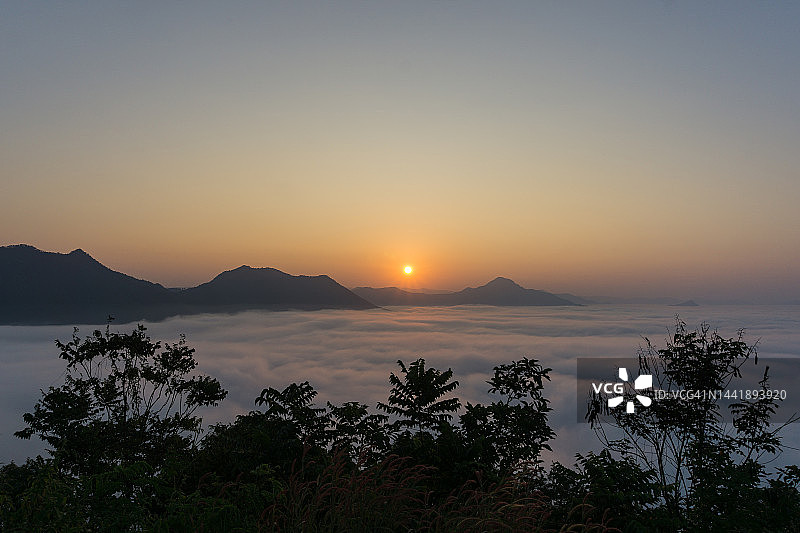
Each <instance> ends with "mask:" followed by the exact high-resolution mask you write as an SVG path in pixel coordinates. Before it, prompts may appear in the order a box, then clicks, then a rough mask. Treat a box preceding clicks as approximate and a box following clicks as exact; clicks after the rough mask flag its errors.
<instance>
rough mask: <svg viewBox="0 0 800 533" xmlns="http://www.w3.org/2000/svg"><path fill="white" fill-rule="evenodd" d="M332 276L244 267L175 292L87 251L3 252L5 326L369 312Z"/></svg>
mask: <svg viewBox="0 0 800 533" xmlns="http://www.w3.org/2000/svg"><path fill="white" fill-rule="evenodd" d="M371 307H374V305H372V304H371V303H369V302H367V301H365V300H364V299H362V298H361V297H359V296H357V295H355V294H353V293H352V292H350V291H349V290H347V289H346V288H345V287H343V286H341V285H339V284H338V283H337V282H336V281H334V280H333V279H331V278H330V277H328V276H292V275H290V274H286V273H284V272H281V271H279V270H275V269H273V268H250V267H247V266H242V267H239V268H237V269H235V270H230V271H227V272H223V273H222V274H220V275H218V276H217V277H215V278H214V279H213V280H211V281H209V282H208V283H204V284H202V285H199V286H197V287H193V288H189V289H185V290H179V291H175V290H170V289H167V288H165V287H163V286H161V285H159V284H157V283H151V282H149V281H146V280H141V279H137V278H134V277H131V276H128V275H126V274H123V273H121V272H116V271H114V270H111V269H110V268H108V267H106V266H105V265H103V264H101V263H100V262H98V261H97V260H95V259H94V258H92V257H91V256H90V255H89V254H87V253H86V252H84V251H83V250H80V249H78V250H73V251H72V252H70V253H68V254H61V253H54V252H44V251H42V250H39V249H37V248H34V247H33V246H28V245H24V244H21V245H14V246H3V247H0V324H102V323H104V322H106V320H107V319H108V317H109V316H113V317H114V318H115V320H116V321H117V322H131V321H135V320H162V319H164V318H166V317H169V316H173V315H179V314H192V313H202V312H232V311H238V310H243V309H329V308H334V309H368V308H371Z"/></svg>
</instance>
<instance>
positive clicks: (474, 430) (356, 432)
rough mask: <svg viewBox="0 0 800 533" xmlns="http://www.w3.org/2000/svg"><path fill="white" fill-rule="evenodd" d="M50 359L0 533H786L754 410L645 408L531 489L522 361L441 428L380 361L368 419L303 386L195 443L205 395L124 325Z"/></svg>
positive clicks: (529, 369)
mask: <svg viewBox="0 0 800 533" xmlns="http://www.w3.org/2000/svg"><path fill="white" fill-rule="evenodd" d="M58 346H59V349H60V350H61V357H62V358H64V359H65V360H66V361H67V376H66V379H65V384H64V385H63V386H61V387H57V388H52V387H51V388H50V389H49V390H48V391H47V392H42V395H43V397H42V399H41V400H40V401H39V402H38V403H37V404H36V406H35V408H34V412H33V413H28V414H26V415H25V417H24V420H25V422H26V423H27V424H28V427H26V428H25V429H24V430H22V431H20V432H18V436H21V437H25V438H29V437H31V436H39V437H41V438H42V439H44V440H45V442H47V443H48V444H49V445H50V447H51V448H52V449H51V457H50V458H47V459H44V458H41V457H38V458H35V459H30V460H28V461H27V462H26V463H25V464H23V465H19V466H18V465H15V464H13V463H12V464H9V465H5V466H3V467H1V468H0V531H3V532H6V531H76V532H77V531H114V532H116V531H158V532H165V533H166V532H170V533H174V532H196V531H242V532H244V531H248V532H249V531H298V532H300V531H303V532H305V531H356V532H357V531H397V532H408V531H427V532H450V531H458V532H470V531H474V532H484V531H487V532H501V531H502V532H531V531H534V532H557V531H563V532H586V533H603V532H607V533H610V532H622V531H624V532H629V533H633V532H649V531H679V530H683V531H757V530H769V531H799V530H800V520H798V518H797V517H798V516H800V492H798V486H800V469H798V468H797V467H796V466H789V467H786V468H783V469H780V470H778V471H777V472H775V473H773V474H769V473H767V471H766V468H765V466H764V458H765V457H767V456H768V455H769V454H772V453H776V452H779V451H780V449H781V446H782V445H781V441H780V438H779V437H778V434H777V429H775V428H773V427H772V426H770V417H771V415H773V414H774V412H775V409H776V407H777V406H776V405H775V404H774V402H765V401H762V400H761V399H760V400H753V401H743V402H741V403H739V404H735V405H733V406H731V409H732V416H733V423H732V424H730V425H728V426H726V425H725V424H723V423H722V422H721V420H720V416H719V414H720V407H719V406H718V405H716V404H715V403H713V402H705V403H703V402H700V403H695V404H691V405H690V404H688V403H675V404H667V402H654V403H653V404H652V405H651V407H649V408H648V409H642V410H639V411H637V413H636V414H635V415H626V414H621V415H619V418H617V419H614V421H615V423H616V424H617V425H619V430H620V431H623V435H624V438H622V439H617V440H613V439H610V438H608V437H605V438H606V441H607V443H608V445H609V448H608V449H607V450H603V451H602V452H599V453H593V452H589V453H586V454H579V455H578V456H577V462H576V464H575V465H574V467H572V468H570V467H566V466H563V465H561V464H559V463H555V464H553V465H552V466H551V467H550V468H549V470H548V469H545V468H544V467H543V466H542V463H541V459H540V454H541V452H542V450H545V449H549V446H548V442H549V441H550V440H551V439H552V438H553V437H554V436H555V434H554V432H553V430H552V429H551V428H550V426H549V423H548V416H549V413H550V410H551V409H550V404H549V401H548V400H547V398H546V397H545V395H544V388H545V384H546V382H547V381H548V380H549V373H550V371H551V369H549V368H545V367H544V366H542V365H541V364H540V363H539V362H538V361H537V360H536V359H527V358H523V359H521V360H519V361H511V362H510V363H507V364H501V365H498V366H496V367H495V368H494V372H493V375H492V376H491V378H490V379H489V380H488V381H487V384H488V385H489V389H488V392H489V393H490V394H491V395H492V401H491V403H488V404H485V405H484V404H471V403H468V404H467V405H466V407H465V408H464V409H463V411H461V413H460V416H456V414H457V412H458V411H459V409H460V405H461V404H460V401H459V399H458V398H456V397H454V396H453V393H454V392H455V390H456V389H457V387H458V382H457V381H455V380H453V371H452V369H448V370H447V371H444V372H442V371H439V370H437V369H435V368H430V367H426V363H425V360H424V359H418V360H416V361H414V362H412V363H410V364H409V365H408V366H406V365H405V364H404V363H403V362H402V361H399V362H398V364H399V366H400V370H401V372H400V373H398V374H397V375H395V374H394V373H392V374H391V375H390V385H391V390H390V394H389V399H388V401H387V403H385V404H384V403H380V404H378V406H377V408H378V409H379V410H380V411H382V413H374V412H371V411H370V409H369V407H368V406H367V405H365V404H362V403H359V402H347V403H344V404H341V405H334V404H331V403H327V404H326V405H325V406H324V407H323V406H317V405H315V404H314V400H315V398H316V396H317V392H316V391H315V390H314V388H313V387H312V386H311V384H310V383H308V382H303V383H299V384H298V383H292V384H290V385H288V386H286V387H285V388H283V389H275V388H272V387H267V388H265V389H263V390H262V392H261V394H260V395H259V396H258V397H257V398H256V400H255V404H256V409H260V410H254V411H251V412H250V413H247V414H244V415H240V416H238V417H237V418H236V419H235V420H234V421H233V422H231V423H228V424H217V425H214V426H212V427H211V428H209V430H208V432H207V433H206V435H205V436H204V437H203V438H202V439H199V438H198V435H199V429H200V424H201V421H200V419H199V418H198V417H195V416H194V412H195V410H196V409H197V408H198V407H199V406H202V405H215V404H216V403H218V402H219V401H220V400H222V398H224V396H225V391H223V390H222V388H221V386H220V385H219V383H218V382H217V381H216V380H214V379H212V378H208V377H189V374H190V373H191V372H192V371H193V370H194V368H195V362H194V358H193V353H194V351H193V350H192V349H190V348H188V347H187V346H186V344H185V341H184V340H183V338H181V342H179V343H178V344H175V345H169V344H167V345H165V346H164V348H161V345H160V343H154V342H152V341H151V340H150V339H149V338H148V337H147V336H146V334H145V330H144V328H143V327H141V326H140V327H139V328H137V329H136V330H134V331H133V333H131V334H119V333H111V332H110V331H109V330H108V329H107V330H106V332H105V333H104V334H103V333H101V332H99V331H98V332H95V333H94V335H93V336H91V337H89V338H87V339H85V340H81V339H79V338H78V337H77V334H76V335H74V336H73V339H72V341H71V342H69V343H66V344H62V343H58ZM751 356H752V357H753V358H754V357H755V352H754V348H753V347H751V346H748V345H747V344H746V343H744V342H743V340H742V338H741V333H740V335H739V337H737V338H735V339H724V338H722V337H720V336H719V335H717V334H716V332H714V333H711V332H710V330H709V329H708V328H707V327H706V326H703V327H701V328H700V329H699V330H697V331H694V332H690V331H687V330H686V328H685V325H684V324H683V323H681V322H679V323H678V328H676V333H675V335H674V336H673V337H672V338H671V339H670V341H669V342H668V343H667V347H666V348H665V349H663V350H656V349H655V348H653V347H652V346H651V345H650V344H649V342H648V350H647V351H645V352H643V353H642V355H641V357H640V365H641V367H642V371H643V372H651V373H653V374H654V379H655V381H656V382H657V383H659V384H660V385H662V386H664V387H668V386H680V387H685V388H689V387H692V388H696V389H705V388H709V387H724V386H725V385H727V383H728V381H729V380H730V379H734V378H735V377H736V376H737V375H738V372H739V368H740V366H741V364H743V363H744V361H747V360H748V358H749V357H751ZM761 386H762V387H764V388H767V387H768V386H769V378H768V373H767V372H765V373H764V378H763V379H762V383H761ZM594 400H595V403H593V404H592V405H593V408H594V409H596V410H595V411H593V412H592V414H593V415H594V416H595V417H596V416H599V414H600V411H599V409H600V408H601V407H602V404H601V403H599V399H598V398H595V399H594ZM612 414H613V413H612ZM597 428H598V432H599V434H600V436H601V437H604V436H605V435H607V434H606V433H604V432H603V426H600V425H598V426H597ZM778 429H779V428H778Z"/></svg>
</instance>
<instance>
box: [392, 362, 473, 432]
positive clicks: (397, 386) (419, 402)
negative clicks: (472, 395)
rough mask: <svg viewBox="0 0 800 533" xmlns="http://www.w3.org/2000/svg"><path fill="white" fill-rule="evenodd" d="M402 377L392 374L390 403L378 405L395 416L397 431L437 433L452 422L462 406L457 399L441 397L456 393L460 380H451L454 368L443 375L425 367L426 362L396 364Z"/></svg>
mask: <svg viewBox="0 0 800 533" xmlns="http://www.w3.org/2000/svg"><path fill="white" fill-rule="evenodd" d="M397 364H398V365H399V366H400V370H401V372H402V375H403V378H402V379H400V378H399V377H398V376H396V375H395V373H394V372H392V373H391V374H390V375H389V382H390V383H391V384H392V389H391V391H390V393H389V403H379V404H378V408H379V409H381V410H382V411H384V412H386V413H388V414H390V415H396V416H398V417H399V419H398V420H397V422H396V426H397V427H398V428H404V427H405V428H416V429H418V430H420V431H424V430H435V429H436V428H437V427H438V426H439V424H442V423H446V422H449V421H450V420H451V419H452V418H453V415H452V414H451V413H454V412H455V411H457V410H458V408H459V407H461V402H460V401H459V400H458V398H447V399H444V400H441V399H440V398H441V397H442V396H444V395H445V394H448V393H450V392H453V391H454V390H455V389H456V388H457V387H458V381H450V380H451V379H452V377H453V369H451V368H448V369H447V370H446V371H444V372H440V371H439V370H436V369H435V368H428V369H426V368H425V359H417V360H416V361H414V362H413V363H411V364H410V365H409V366H408V368H406V365H405V364H404V363H403V361H397Z"/></svg>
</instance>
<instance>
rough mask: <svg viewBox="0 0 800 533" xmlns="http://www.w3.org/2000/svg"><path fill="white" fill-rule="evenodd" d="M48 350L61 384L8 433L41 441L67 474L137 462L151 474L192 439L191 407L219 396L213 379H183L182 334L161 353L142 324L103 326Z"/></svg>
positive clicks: (186, 354)
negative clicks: (59, 362)
mask: <svg viewBox="0 0 800 533" xmlns="http://www.w3.org/2000/svg"><path fill="white" fill-rule="evenodd" d="M56 345H57V346H58V348H59V350H60V351H61V354H60V357H61V358H62V359H64V360H65V361H66V362H67V368H66V377H65V380H64V384H63V385H61V386H59V387H50V388H49V389H48V390H47V392H45V391H42V399H41V400H39V402H37V403H36V405H35V407H34V410H33V412H32V413H25V415H23V420H24V421H25V423H26V424H27V427H26V428H24V429H22V430H21V431H18V432H16V433H15V435H16V436H17V437H20V438H24V439H28V438H30V437H32V436H34V435H36V436H38V437H39V438H41V439H42V440H44V441H45V442H46V443H47V444H49V445H50V447H51V448H50V449H49V450H48V451H49V452H50V453H51V454H52V456H53V457H54V458H55V459H56V461H57V463H58V465H59V467H60V468H62V469H64V470H65V471H67V472H72V473H74V474H99V473H104V472H108V471H111V470H112V469H113V468H114V467H118V466H125V465H131V464H134V463H137V462H144V463H147V465H149V466H150V467H152V468H159V467H161V466H162V465H163V463H164V461H165V459H166V458H167V457H168V456H169V455H170V454H172V453H176V452H180V451H184V450H186V449H187V448H188V447H189V446H190V445H191V444H192V443H193V442H194V439H195V438H196V437H197V436H198V435H199V432H200V429H201V427H200V424H201V420H200V418H198V417H195V416H194V412H195V411H196V410H197V408H198V407H202V406H210V405H217V404H218V403H219V402H220V401H222V400H223V399H224V398H225V396H226V395H227V391H225V390H224V389H223V388H222V387H221V386H220V384H219V382H218V381H217V380H216V379H213V378H210V377H208V376H192V377H189V374H190V373H191V372H192V371H193V370H194V369H195V367H196V366H197V363H196V361H195V359H194V349H193V348H190V347H189V346H187V344H186V339H185V338H184V337H183V336H181V339H180V341H179V342H178V343H176V344H169V343H166V344H164V346H163V348H162V345H161V343H160V342H153V341H152V340H151V339H150V337H149V336H148V335H147V333H146V328H145V327H144V326H142V325H139V326H138V327H137V328H136V329H134V330H133V331H132V332H131V333H117V332H112V331H110V328H109V327H106V330H105V332H101V331H99V330H96V331H94V333H93V334H92V335H90V336H88V337H86V338H85V339H81V338H79V337H78V329H77V328H75V331H74V332H73V335H72V340H71V341H69V342H67V343H63V342H61V341H56Z"/></svg>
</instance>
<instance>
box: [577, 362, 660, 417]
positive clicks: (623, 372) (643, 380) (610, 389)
mask: <svg viewBox="0 0 800 533" xmlns="http://www.w3.org/2000/svg"><path fill="white" fill-rule="evenodd" d="M619 379H620V381H622V383H592V389H593V390H594V392H595V394H600V391H603V392H604V393H606V394H608V395H612V394H616V396H613V397H611V398H609V399H608V406H609V407H610V408H612V409H613V408H614V407H618V406H620V405H621V404H622V402H623V401H625V383H627V381H628V370H627V369H626V368H620V369H619ZM652 387H653V376H652V375H651V374H643V375H641V376H639V377H637V378H636V380H635V381H634V382H633V388H634V390H637V391H638V390H644V389H649V388H652ZM636 399H637V400H639V403H641V404H642V405H643V406H644V407H648V406H649V405H650V404H651V403H653V400H652V399H650V398H649V397H647V396H643V395H641V394H637V395H636ZM625 412H626V413H633V412H634V405H633V401H632V400H628V402H627V403H626V404H625Z"/></svg>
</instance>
